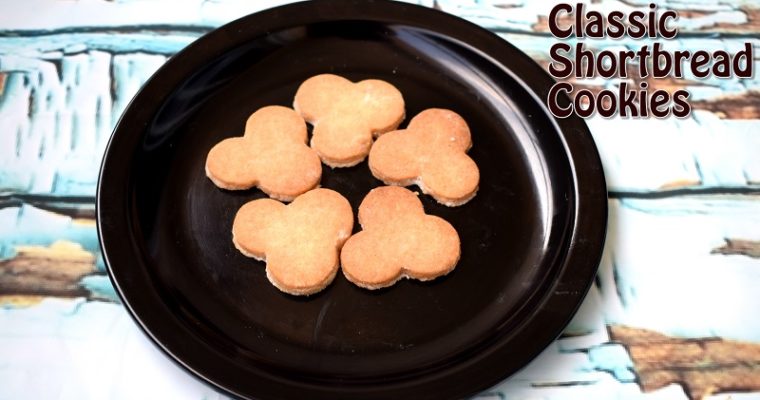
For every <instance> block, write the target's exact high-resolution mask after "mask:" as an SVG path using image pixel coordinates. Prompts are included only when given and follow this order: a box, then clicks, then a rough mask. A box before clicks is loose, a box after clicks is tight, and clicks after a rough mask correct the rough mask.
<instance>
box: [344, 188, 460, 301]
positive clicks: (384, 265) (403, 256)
mask: <svg viewBox="0 0 760 400" xmlns="http://www.w3.org/2000/svg"><path fill="white" fill-rule="evenodd" d="M359 224H361V226H362V229H363V230H362V231H361V232H358V233H356V234H355V235H353V236H351V237H350V238H349V239H348V241H346V244H345V245H344V246H343V250H342V251H341V255H340V261H341V266H342V268H343V274H344V275H345V276H346V278H347V279H348V280H349V281H351V282H353V283H355V284H357V285H359V286H361V287H364V288H367V289H379V288H382V287H386V286H390V285H393V284H394V283H396V281H398V280H399V279H401V278H414V279H419V280H423V281H425V280H430V279H434V278H437V277H439V276H442V275H446V274H447V273H449V272H450V271H452V270H453V269H454V267H455V266H456V264H457V262H458V261H459V255H460V243H459V235H458V234H457V231H456V230H455V229H454V227H453V226H451V224H449V223H448V222H446V221H445V220H444V219H443V218H439V217H436V216H434V215H426V214H425V210H424V209H423V207H422V202H420V199H419V198H418V197H417V196H416V195H415V194H414V193H412V192H411V191H409V190H407V189H404V188H402V187H398V186H382V187H379V188H375V189H373V190H372V191H370V192H369V194H367V196H366V197H365V198H364V200H363V201H362V203H361V205H360V206H359Z"/></svg>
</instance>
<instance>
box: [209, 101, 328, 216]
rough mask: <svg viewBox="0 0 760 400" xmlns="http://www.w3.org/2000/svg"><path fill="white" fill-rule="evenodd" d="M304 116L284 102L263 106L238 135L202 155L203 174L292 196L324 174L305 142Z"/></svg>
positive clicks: (225, 183) (229, 185) (226, 184)
mask: <svg viewBox="0 0 760 400" xmlns="http://www.w3.org/2000/svg"><path fill="white" fill-rule="evenodd" d="M307 136H308V135H307V131H306V122H305V121H304V120H303V118H301V116H300V115H298V114H297V113H296V112H295V111H293V110H291V109H290V108H287V107H281V106H269V107H263V108H261V109H259V110H258V111H256V112H255V113H253V114H252V115H251V116H250V117H249V118H248V121H247V122H246V124H245V134H244V135H243V136H242V137H233V138H228V139H224V140H222V141H221V142H219V143H217V144H216V145H215V146H214V147H213V148H211V151H209V153H208V156H207V157H206V176H208V177H209V179H211V181H212V182H214V184H215V185H216V186H218V187H220V188H222V189H229V190H241V189H249V188H251V187H253V186H258V187H259V188H260V189H261V190H263V191H264V193H266V194H268V195H269V196H270V197H272V198H275V199H278V200H282V201H291V200H293V198H295V197H296V196H298V195H299V194H301V193H304V192H306V191H308V190H310V189H313V188H315V187H316V186H317V185H318V184H319V180H320V178H321V177H322V164H321V163H320V161H319V157H318V156H317V154H316V153H315V152H314V150H312V149H311V148H310V147H309V146H308V145H306V141H307Z"/></svg>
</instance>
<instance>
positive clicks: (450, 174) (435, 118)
mask: <svg viewBox="0 0 760 400" xmlns="http://www.w3.org/2000/svg"><path fill="white" fill-rule="evenodd" d="M470 147H472V139H471V138H470V128H468V127H467V123H466V122H465V121H464V119H462V117H460V116H459V114H457V113H455V112H453V111H449V110H444V109H440V108H431V109H428V110H425V111H423V112H421V113H419V114H417V116H415V117H414V118H412V120H411V121H410V122H409V126H408V127H407V128H406V129H401V130H397V131H393V132H388V133H386V134H384V135H383V136H381V137H380V138H378V139H377V141H376V142H375V144H374V145H373V146H372V150H371V151H370V153H369V168H370V170H371V171H372V175H374V176H375V177H376V178H378V179H380V180H382V181H383V182H385V184H387V185H400V186H409V185H413V184H416V185H417V186H419V187H420V189H421V190H422V192H423V193H427V194H429V195H431V196H433V198H434V199H435V200H436V201H438V202H439V203H441V204H443V205H446V206H449V207H455V206H459V205H462V204H464V203H466V202H468V201H470V199H472V198H473V197H475V193H476V192H477V191H478V182H479V181H480V171H479V170H478V166H477V165H476V164H475V161H473V160H472V159H471V158H470V157H469V156H468V155H467V154H466V152H467V150H469V149H470Z"/></svg>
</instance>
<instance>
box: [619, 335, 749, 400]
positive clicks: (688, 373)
mask: <svg viewBox="0 0 760 400" xmlns="http://www.w3.org/2000/svg"><path fill="white" fill-rule="evenodd" d="M609 330H610V338H611V340H612V341H614V342H619V343H621V344H623V345H624V346H625V347H626V349H627V350H628V353H629V354H630V355H631V359H632V360H633V364H634V368H635V371H636V375H637V376H638V380H639V382H640V384H641V387H642V389H643V390H644V391H653V390H656V389H660V388H663V387H665V386H667V385H670V384H672V383H679V384H681V385H683V386H684V388H685V389H686V392H687V394H688V395H689V398H690V399H703V398H705V397H706V396H708V395H710V394H713V393H719V392H727V391H760V344H758V343H746V342H739V341H733V340H725V339H722V338H717V337H711V338H710V337H708V338H686V339H684V338H675V337H672V336H667V335H663V334H660V333H657V332H653V331H649V330H645V329H639V328H631V327H627V326H620V325H613V326H610V328H609Z"/></svg>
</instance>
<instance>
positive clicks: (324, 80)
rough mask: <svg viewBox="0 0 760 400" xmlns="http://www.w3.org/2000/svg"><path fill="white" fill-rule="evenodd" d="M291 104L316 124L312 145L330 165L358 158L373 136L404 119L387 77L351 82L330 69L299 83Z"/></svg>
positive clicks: (363, 155)
mask: <svg viewBox="0 0 760 400" xmlns="http://www.w3.org/2000/svg"><path fill="white" fill-rule="evenodd" d="M293 108H294V109H295V110H296V111H297V112H298V113H299V114H301V116H302V117H303V118H304V119H305V120H306V122H308V123H310V124H312V125H314V131H313V133H312V137H311V147H312V148H313V149H314V150H316V151H317V154H319V157H320V158H321V159H322V161H323V162H324V163H325V164H327V165H329V166H331V167H333V168H336V167H350V166H352V165H356V164H358V163H360V162H361V161H362V160H364V158H366V157H367V154H368V153H369V149H370V147H372V139H373V138H374V137H377V136H379V135H381V134H383V133H385V132H388V131H392V130H394V129H396V128H397V127H398V125H399V124H400V123H401V121H403V120H404V98H403V97H402V96H401V92H399V91H398V89H396V88H395V87H394V86H393V85H391V84H390V83H388V82H384V81H381V80H377V79H367V80H363V81H361V82H357V83H353V82H351V81H349V80H348V79H345V78H342V77H340V76H337V75H331V74H323V75H317V76H314V77H311V78H309V79H307V80H306V81H305V82H304V83H302V84H301V86H300V87H299V88H298V91H297V92H296V96H295V100H294V101H293Z"/></svg>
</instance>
